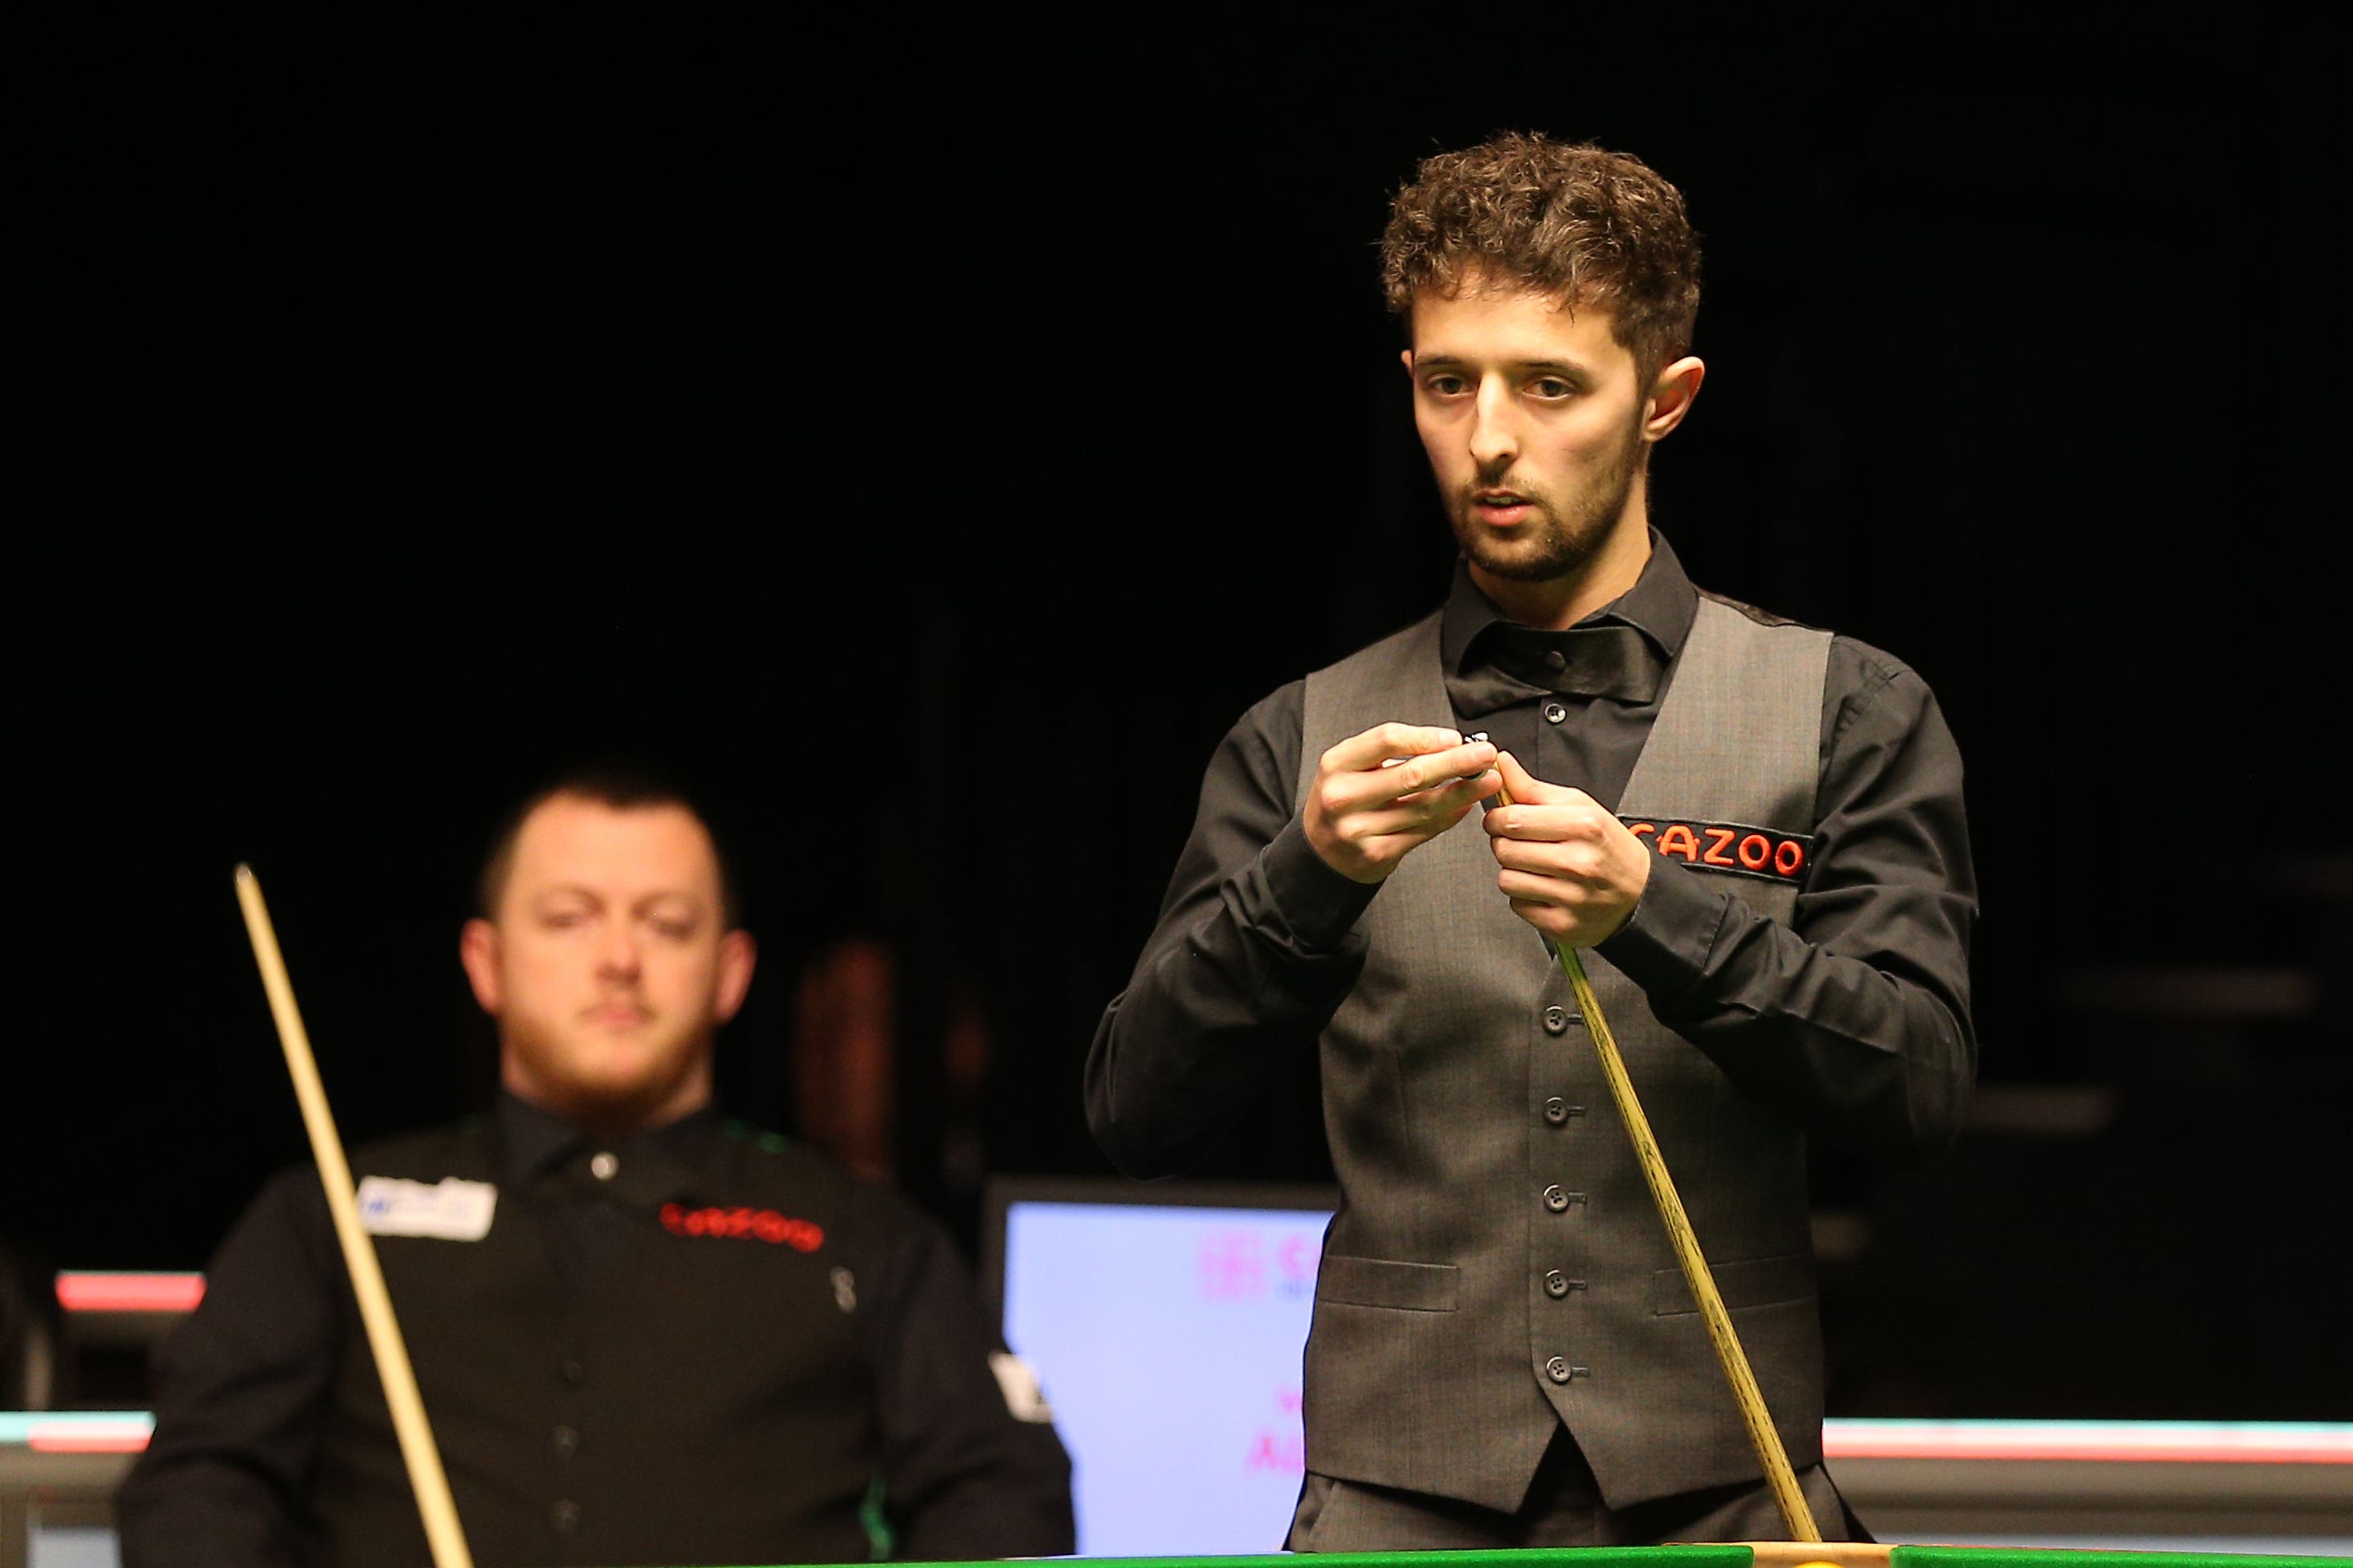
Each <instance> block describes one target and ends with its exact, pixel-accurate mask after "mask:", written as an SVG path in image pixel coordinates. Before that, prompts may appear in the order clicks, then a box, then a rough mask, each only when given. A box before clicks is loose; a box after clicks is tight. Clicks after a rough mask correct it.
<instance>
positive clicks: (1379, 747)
mask: <svg viewBox="0 0 2353 1568" xmlns="http://www.w3.org/2000/svg"><path fill="white" fill-rule="evenodd" d="M1461 743H1462V737H1461V734H1460V733H1458V732H1457V731H1452V730H1440V729H1435V728H1432V727H1430V726H1429V725H1424V724H1376V725H1374V726H1373V727H1372V728H1371V729H1369V730H1367V731H1365V732H1364V733H1363V734H1361V735H1351V736H1349V737H1348V738H1347V739H1346V740H1345V741H1343V742H1340V743H1339V744H1338V745H1336V746H1334V747H1333V748H1332V749H1331V750H1330V751H1328V752H1324V754H1323V756H1321V757H1320V758H1318V759H1317V761H1318V763H1320V764H1321V765H1322V766H1323V767H1324V769H1325V770H1326V771H1327V772H1333V773H1362V772H1363V771H1364V770H1366V768H1377V767H1379V766H1380V765H1381V763H1384V762H1386V761H1388V759H1389V758H1391V757H1416V756H1420V755H1422V754H1423V753H1424V752H1447V751H1451V750H1453V749H1454V748H1455V747H1457V746H1459V745H1461Z"/></svg>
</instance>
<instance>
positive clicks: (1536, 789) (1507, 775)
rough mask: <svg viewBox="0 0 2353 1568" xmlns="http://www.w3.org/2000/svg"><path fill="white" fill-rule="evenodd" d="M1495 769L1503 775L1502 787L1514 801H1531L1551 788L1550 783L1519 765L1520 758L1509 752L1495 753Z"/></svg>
mask: <svg viewBox="0 0 2353 1568" xmlns="http://www.w3.org/2000/svg"><path fill="white" fill-rule="evenodd" d="M1495 771H1496V772H1497V773H1502V774H1503V775H1504V789H1505V790H1506V791H1507V792H1509V794H1510V795H1511V797H1512V799H1513V800H1514V802H1529V803H1533V802H1534V801H1535V799H1536V798H1537V797H1538V796H1539V795H1542V794H1544V793H1545V792H1546V791H1547V790H1549V789H1551V788H1552V786H1551V785H1550V784H1546V783H1545V782H1544V781H1543V780H1541V779H1539V778H1537V777H1536V776H1535V774H1534V773H1530V772H1528V770H1527V769H1525V768H1524V767H1522V766H1520V759H1519V758H1517V757H1515V756H1514V755H1512V753H1511V752H1497V753H1496V754H1495Z"/></svg>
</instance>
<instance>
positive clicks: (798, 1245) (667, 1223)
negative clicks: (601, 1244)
mask: <svg viewBox="0 0 2353 1568" xmlns="http://www.w3.org/2000/svg"><path fill="white" fill-rule="evenodd" d="M661 1223H662V1228H663V1229H664V1230H666V1231H668V1232H670V1234H671V1235H672V1236H715V1237H742V1238H743V1239H744V1240H747V1241H765V1242H767V1243H768V1244H769V1245H771V1246H773V1247H791V1248H792V1249H793V1250H794V1251H795V1252H815V1251H816V1250H817V1249H818V1247H823V1246H824V1245H825V1232H824V1231H823V1230H821V1229H819V1228H818V1226H817V1225H816V1224H815V1223H814V1222H812V1221H809V1220H805V1219H793V1218H791V1217H789V1216H787V1215H780V1214H778V1213H777V1212H776V1210H774V1209H743V1208H736V1209H722V1208H706V1209H691V1208H688V1207H687V1206H686V1205H683V1204H664V1205H662V1206H661Z"/></svg>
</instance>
